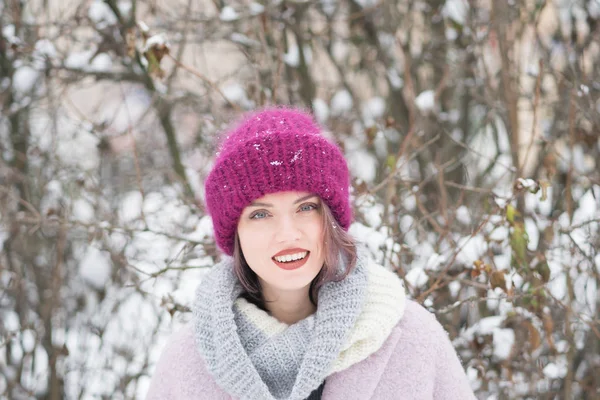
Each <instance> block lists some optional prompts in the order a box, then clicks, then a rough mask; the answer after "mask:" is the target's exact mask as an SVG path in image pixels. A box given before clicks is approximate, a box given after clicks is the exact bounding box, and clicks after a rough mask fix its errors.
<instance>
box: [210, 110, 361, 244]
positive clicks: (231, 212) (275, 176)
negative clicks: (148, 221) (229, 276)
mask: <svg viewBox="0 0 600 400" xmlns="http://www.w3.org/2000/svg"><path fill="white" fill-rule="evenodd" d="M321 132H322V129H321V128H320V127H319V126H318V125H317V123H316V122H315V121H314V119H313V117H312V116H311V115H310V114H309V113H306V112H304V111H302V110H299V109H294V108H284V107H281V108H268V109H265V110H262V111H259V112H254V113H251V114H248V115H246V116H245V117H244V118H243V119H242V121H241V123H239V124H238V125H237V126H236V127H235V128H234V129H232V130H231V131H229V132H227V134H226V137H225V139H224V140H223V141H222V143H221V146H220V149H219V153H218V155H217V158H216V161H215V165H214V167H213V169H212V171H211V172H210V174H209V176H208V178H207V179H206V183H205V193H206V206H207V209H208V212H209V214H210V216H211V217H212V220H213V226H214V232H215V239H216V242H217V245H218V246H219V247H220V248H221V250H223V252H224V253H226V254H228V255H232V254H233V244H234V233H235V229H236V226H237V223H238V220H239V217H240V215H241V213H242V211H243V209H244V208H245V207H246V206H248V205H249V204H250V203H252V201H254V200H256V199H258V198H260V197H262V196H264V195H266V194H269V193H275V192H283V191H303V192H309V193H314V194H317V195H319V196H320V197H321V199H322V200H323V201H325V203H326V204H327V205H328V206H329V208H330V209H331V211H332V213H333V215H334V217H335V218H336V220H337V221H338V223H339V224H340V226H341V228H342V229H344V230H348V228H349V227H350V223H351V222H352V208H351V206H350V198H349V187H350V175H349V172H348V166H347V164H346V161H345V159H344V155H343V154H342V152H341V150H340V148H339V147H338V146H337V145H336V144H334V143H332V142H330V141H329V140H328V139H327V138H325V137H324V136H323V135H322V134H321Z"/></svg>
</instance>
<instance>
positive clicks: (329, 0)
mask: <svg viewBox="0 0 600 400" xmlns="http://www.w3.org/2000/svg"><path fill="white" fill-rule="evenodd" d="M320 3H321V7H322V8H323V12H324V13H325V14H327V15H328V16H332V15H333V13H334V12H335V10H336V8H337V7H338V6H339V4H338V2H337V1H336V0H320Z"/></svg>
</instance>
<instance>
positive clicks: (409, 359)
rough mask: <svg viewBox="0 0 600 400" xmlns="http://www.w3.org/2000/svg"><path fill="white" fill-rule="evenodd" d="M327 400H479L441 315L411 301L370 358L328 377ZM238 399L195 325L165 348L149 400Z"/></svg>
mask: <svg viewBox="0 0 600 400" xmlns="http://www.w3.org/2000/svg"><path fill="white" fill-rule="evenodd" d="M322 398H323V399H324V400H338V399H344V400H353V399H356V400H367V399H374V400H392V399H398V400H400V399H419V400H421V399H423V400H425V399H449V400H463V399H474V398H475V396H474V394H473V391H472V390H471V388H470V386H469V382H468V380H467V377H466V375H465V372H464V369H463V367H462V365H461V363H460V361H459V359H458V357H457V355H456V352H455V350H454V348H453V347H452V344H451V343H450V340H449V338H448V335H447V333H446V332H445V331H444V329H443V328H442V326H441V325H440V324H439V322H438V321H437V320H436V319H435V316H434V315H433V314H431V313H429V312H428V311H427V310H425V309H424V308H423V307H421V306H420V305H418V304H417V303H415V302H413V301H410V300H407V302H406V310H405V312H404V316H403V317H402V319H401V320H400V322H399V323H398V324H397V325H396V327H395V328H394V329H393V331H392V333H391V334H390V336H389V337H388V339H387V340H386V342H385V343H384V344H383V346H382V347H381V348H380V349H379V350H378V351H377V352H375V353H373V354H372V355H371V356H369V357H368V358H367V359H365V360H363V361H361V362H359V363H357V364H354V365H353V366H351V367H350V368H347V369H345V370H343V371H341V372H337V373H334V374H332V375H330V376H329V377H327V379H326V381H325V390H324V391H323V397H322ZM175 399H177V400H187V399H190V400H191V399H194V400H205V399H206V400H225V399H232V397H231V396H229V395H228V394H227V393H225V392H224V391H223V390H222V389H221V388H220V387H219V386H217V384H216V383H215V381H214V380H213V378H212V377H211V375H210V374H209V372H208V371H207V369H206V367H205V365H204V362H203V361H202V358H201V357H200V354H199V353H198V351H197V350H196V344H195V341H194V335H193V331H192V327H191V325H187V326H186V327H184V328H183V329H182V330H181V331H179V332H178V333H176V334H175V335H174V336H173V337H172V338H171V340H170V342H169V343H168V344H167V346H166V348H165V349H164V351H163V353H162V355H161V357H160V359H159V361H158V364H157V366H156V370H155V372H154V375H153V377H152V382H151V384H150V389H149V391H148V395H147V397H146V400H175Z"/></svg>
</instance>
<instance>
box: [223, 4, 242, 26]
mask: <svg viewBox="0 0 600 400" xmlns="http://www.w3.org/2000/svg"><path fill="white" fill-rule="evenodd" d="M239 17H240V16H239V15H238V13H237V11H235V10H234V9H233V7H231V6H225V7H223V9H222V10H221V14H219V19H220V20H221V21H224V22H231V21H235V20H236V19H238V18H239Z"/></svg>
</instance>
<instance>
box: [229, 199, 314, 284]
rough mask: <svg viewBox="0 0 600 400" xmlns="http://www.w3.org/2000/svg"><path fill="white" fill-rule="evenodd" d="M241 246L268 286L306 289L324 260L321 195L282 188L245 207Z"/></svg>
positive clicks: (240, 237) (253, 268) (251, 266)
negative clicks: (282, 189) (288, 190)
mask: <svg viewBox="0 0 600 400" xmlns="http://www.w3.org/2000/svg"><path fill="white" fill-rule="evenodd" d="M237 233H238V237H239V240H240V246H241V248H242V252H243V253H244V257H245V258H246V261H247V262H248V265H249V266H250V268H251V269H252V270H253V271H254V272H255V273H256V275H258V277H259V279H260V282H261V285H262V286H263V288H268V289H275V290H298V289H303V288H307V287H308V286H309V285H310V283H311V281H312V280H313V279H314V278H315V276H317V274H318V273H319V271H320V270H321V267H322V266H323V263H324V261H325V254H324V251H323V226H322V219H321V199H320V198H319V196H317V195H312V194H310V193H307V192H279V193H272V194H267V195H265V196H263V197H261V198H259V199H256V200H255V201H254V202H253V203H252V204H250V205H249V206H248V207H246V208H245V209H244V211H243V212H242V215H241V216H240V221H239V223H238V228H237Z"/></svg>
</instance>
